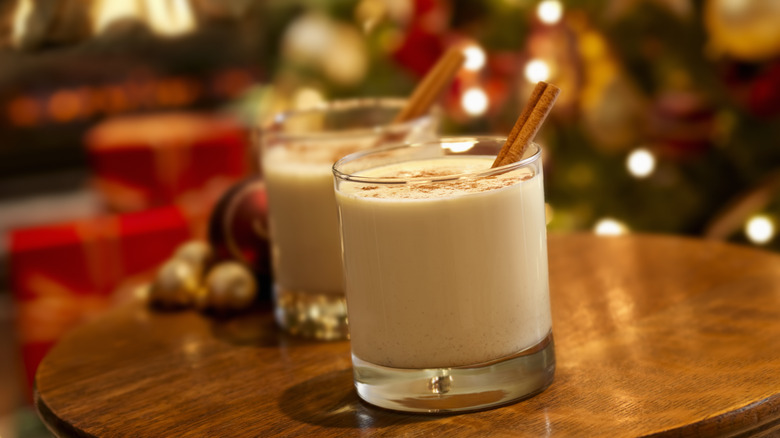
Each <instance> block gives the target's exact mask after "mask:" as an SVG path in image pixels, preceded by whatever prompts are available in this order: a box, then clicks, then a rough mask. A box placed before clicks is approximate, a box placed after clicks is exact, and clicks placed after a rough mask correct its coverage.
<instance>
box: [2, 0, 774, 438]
mask: <svg viewBox="0 0 780 438" xmlns="http://www.w3.org/2000/svg"><path fill="white" fill-rule="evenodd" d="M455 44H458V45H463V46H464V47H466V49H465V50H466V54H467V61H466V64H465V66H464V68H463V69H462V71H461V72H460V73H458V75H457V77H456V79H455V81H454V83H453V84H452V86H451V87H450V89H449V90H448V91H447V92H446V94H445V95H444V96H442V100H441V105H442V108H443V114H444V120H443V129H442V131H443V133H445V134H463V133H468V134H484V133H490V134H506V133H508V132H509V130H510V129H511V127H512V124H513V123H514V121H515V119H516V117H517V115H518V114H519V112H520V109H521V108H522V105H523V104H524V103H525V100H526V98H527V96H528V94H529V93H530V90H531V88H532V87H533V85H534V84H535V83H536V82H537V81H539V80H546V81H549V82H552V83H554V84H556V85H558V86H559V87H560V88H561V89H562V93H561V96H560V97H559V99H558V102H557V104H556V106H555V108H554V109H553V112H552V114H551V115H550V118H549V119H548V120H547V122H546V124H545V126H544V128H543V130H542V132H541V133H540V135H539V136H538V137H537V141H538V142H539V143H541V144H542V145H543V146H544V148H545V157H544V159H545V166H546V167H545V172H546V176H545V178H546V184H547V187H546V193H547V201H548V211H547V213H548V218H549V219H550V224H549V227H550V231H551V232H595V233H599V234H620V233H673V234H679V235H685V236H691V237H702V238H709V239H720V240H726V241H730V242H733V243H735V244H740V245H751V246H756V247H760V248H763V249H765V250H769V251H778V250H780V239H777V238H776V237H775V233H776V226H777V225H776V221H777V218H778V215H780V193H779V192H778V190H780V147H778V146H780V145H778V142H780V0H589V1H574V0H544V1H538V0H485V1H466V0H332V1H329V2H322V1H317V0H265V1H263V0H227V1H220V0H37V1H34V0H1V1H0V260H1V261H2V263H0V265H1V266H2V267H3V270H2V273H0V357H2V358H3V360H2V361H0V388H2V389H3V391H2V395H0V436H1V437H3V438H8V437H14V436H20V437H33V436H47V433H46V431H45V429H44V428H43V427H42V426H41V425H40V423H39V422H38V421H37V419H36V417H35V414H34V412H33V411H32V409H31V405H30V403H31V386H30V385H31V381H32V375H33V373H34V370H35V367H36V366H37V363H38V362H39V361H40V359H41V358H42V357H43V355H44V354H45V352H46V351H47V350H48V348H50V347H51V345H53V344H54V342H56V340H57V339H59V337H61V336H62V334H63V333H65V332H66V331H67V330H69V329H70V328H72V327H74V326H75V325H77V324H80V323H82V322H83V321H85V320H87V319H89V318H92V317H94V316H95V315H99V314H100V313H101V312H103V311H104V310H105V309H107V308H109V307H111V306H113V305H116V304H117V303H118V302H121V301H122V300H124V299H127V297H128V296H129V295H131V294H132V290H133V286H134V285H137V284H138V283H139V282H142V281H143V279H144V278H147V276H148V275H149V273H150V272H152V271H154V269H155V267H157V266H158V265H159V264H160V263H161V262H162V261H163V260H164V259H165V258H166V257H168V256H169V255H170V253H171V251H172V250H173V248H175V247H176V246H177V245H178V244H180V243H181V242H183V241H185V240H187V239H192V238H198V237H203V236H204V233H205V228H206V225H207V222H208V218H209V215H210V213H211V211H212V210H213V208H214V204H215V202H216V201H217V200H218V199H219V196H220V195H221V194H222V193H223V192H224V191H225V189H226V188H228V187H230V186H231V185H232V184H234V183H235V182H236V181H238V180H240V179H242V178H245V177H246V176H247V175H251V174H253V173H254V172H255V171H256V168H257V165H256V163H255V160H254V158H253V151H252V148H251V134H252V127H253V126H255V125H256V124H257V123H260V122H262V121H263V120H267V119H268V118H269V117H271V116H272V115H273V114H274V113H276V112H278V111H282V110H285V109H289V108H304V107H307V106H313V105H317V104H318V103H321V102H323V101H325V100H330V99H336V98H343V97H356V96H406V95H408V94H409V92H410V91H411V90H412V89H413V87H414V86H415V84H416V83H417V81H418V80H419V79H420V78H421V77H422V75H424V74H425V73H426V72H427V70H428V69H429V68H430V67H431V66H432V65H433V64H434V62H435V61H436V60H437V58H438V57H439V56H440V55H441V54H442V53H443V51H444V50H445V49H446V48H447V47H450V46H452V45H455Z"/></svg>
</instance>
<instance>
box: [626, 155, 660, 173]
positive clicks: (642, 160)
mask: <svg viewBox="0 0 780 438" xmlns="http://www.w3.org/2000/svg"><path fill="white" fill-rule="evenodd" d="M626 167H627V168H628V172H629V173H630V174H631V175H633V176H635V177H637V178H645V177H647V176H650V175H651V174H652V173H653V171H654V170H655V156H654V155H653V154H652V152H650V151H649V150H647V149H644V148H638V149H635V150H634V151H632V152H631V153H630V154H628V158H627V159H626Z"/></svg>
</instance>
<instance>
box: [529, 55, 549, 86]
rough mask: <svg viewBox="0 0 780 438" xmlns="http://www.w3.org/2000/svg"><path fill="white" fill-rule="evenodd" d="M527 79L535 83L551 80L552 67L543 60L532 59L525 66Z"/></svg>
mask: <svg viewBox="0 0 780 438" xmlns="http://www.w3.org/2000/svg"><path fill="white" fill-rule="evenodd" d="M525 78H526V79H528V81H529V82H533V83H536V82H539V81H546V80H547V79H549V78H550V66H548V65H547V63H546V62H544V61H542V60H541V59H532V60H530V61H528V64H526V65H525Z"/></svg>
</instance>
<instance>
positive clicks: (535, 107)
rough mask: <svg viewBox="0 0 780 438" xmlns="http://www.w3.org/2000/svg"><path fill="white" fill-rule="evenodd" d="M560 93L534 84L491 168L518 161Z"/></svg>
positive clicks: (552, 86)
mask: <svg viewBox="0 0 780 438" xmlns="http://www.w3.org/2000/svg"><path fill="white" fill-rule="evenodd" d="M560 92H561V90H560V88H558V87H556V86H555V85H552V84H548V83H547V82H543V81H542V82H539V83H537V84H536V87H534V90H533V91H532V92H531V97H530V98H529V99H528V102H527V103H526V105H525V107H524V108H523V111H522V112H521V113H520V116H519V117H518V118H517V121H516V122H515V125H514V127H512V131H511V132H510V133H509V136H507V138H506V142H504V146H503V147H502V148H501V151H499V153H498V156H496V160H495V161H494V162H493V165H492V166H491V167H499V166H503V165H505V164H509V163H514V162H516V161H519V160H520V158H521V157H522V156H523V151H524V150H525V148H526V146H528V143H530V142H531V141H532V140H533V139H534V137H536V133H537V132H539V128H541V127H542V124H543V123H544V120H545V119H546V118H547V115H548V114H550V110H551V109H552V107H553V105H554V104H555V99H557V98H558V94H559V93H560Z"/></svg>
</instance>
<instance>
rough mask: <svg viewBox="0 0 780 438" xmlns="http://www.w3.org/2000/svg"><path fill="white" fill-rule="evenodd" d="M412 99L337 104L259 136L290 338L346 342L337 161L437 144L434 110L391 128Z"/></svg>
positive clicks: (278, 121)
mask: <svg viewBox="0 0 780 438" xmlns="http://www.w3.org/2000/svg"><path fill="white" fill-rule="evenodd" d="M405 103H406V100H405V99H389V98H365V99H350V100H341V101H333V102H329V103H326V104H324V105H321V106H318V107H316V108H312V109H306V110H297V111H291V112H286V113H281V114H279V115H277V116H276V117H275V118H274V119H273V121H272V122H271V123H269V124H267V125H266V126H264V127H262V128H261V129H260V130H259V131H258V133H259V135H258V139H259V143H260V147H261V155H260V156H261V158H260V160H261V169H262V175H263V179H264V180H265V185H266V191H267V196H268V222H269V232H270V242H271V265H272V270H273V277H274V293H273V295H274V311H275V317H276V321H277V322H278V324H279V325H280V326H281V327H282V328H283V329H285V330H286V331H288V332H289V333H292V334H296V335H301V336H305V337H308V338H314V339H321V340H337V339H346V338H347V337H348V330H347V313H346V304H345V300H344V277H343V276H344V273H343V270H342V260H341V242H340V241H339V227H338V213H337V209H336V200H335V196H334V192H333V176H332V172H331V168H332V166H333V163H334V162H335V161H336V160H337V159H339V158H341V157H343V156H344V155H346V154H349V153H353V152H355V151H360V150H365V149H370V148H374V147H379V146H382V145H384V144H386V143H388V142H393V143H397V142H408V141H422V140H428V139H432V138H435V133H436V130H437V128H438V117H437V113H436V112H435V111H433V112H431V113H430V114H428V115H424V116H421V117H419V118H417V119H414V120H411V121H408V122H404V123H392V122H393V118H394V117H395V116H396V114H397V113H398V112H399V111H400V110H401V108H402V107H403V105H404V104H405Z"/></svg>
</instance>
